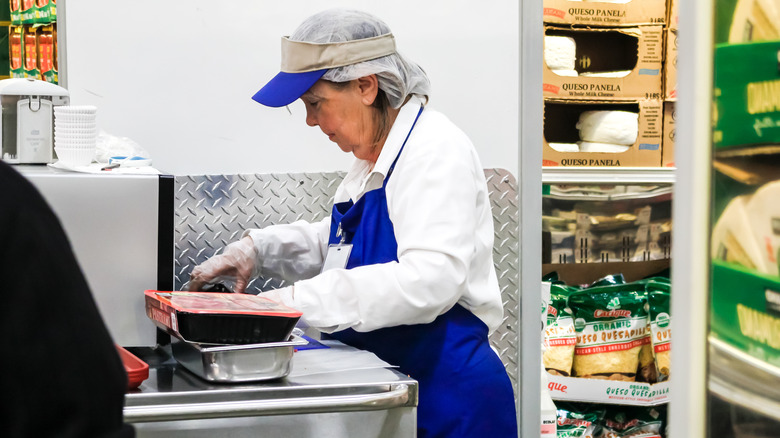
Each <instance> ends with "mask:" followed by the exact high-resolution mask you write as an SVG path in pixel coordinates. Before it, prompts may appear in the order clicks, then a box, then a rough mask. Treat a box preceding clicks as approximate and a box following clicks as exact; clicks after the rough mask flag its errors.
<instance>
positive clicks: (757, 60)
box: [713, 41, 780, 153]
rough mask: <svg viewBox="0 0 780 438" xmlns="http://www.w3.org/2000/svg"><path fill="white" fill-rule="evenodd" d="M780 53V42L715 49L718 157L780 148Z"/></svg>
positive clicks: (731, 45) (714, 140)
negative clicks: (734, 151)
mask: <svg viewBox="0 0 780 438" xmlns="http://www.w3.org/2000/svg"><path fill="white" fill-rule="evenodd" d="M778 52H780V41H772V42H764V43H749V44H721V45H718V46H716V47H715V59H714V61H715V62H714V70H715V72H714V73H715V74H714V93H715V102H714V116H715V130H714V132H713V143H714V145H715V151H716V153H718V152H722V151H723V150H725V149H733V148H747V149H754V147H755V146H775V147H776V146H777V145H779V144H780V76H778V58H777V54H778ZM748 147H749V148H748Z"/></svg>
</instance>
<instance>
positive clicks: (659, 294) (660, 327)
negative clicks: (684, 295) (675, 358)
mask: <svg viewBox="0 0 780 438" xmlns="http://www.w3.org/2000/svg"><path fill="white" fill-rule="evenodd" d="M649 286H650V287H652V288H653V289H655V290H650V289H649V293H648V294H647V303H648V307H649V308H650V330H651V334H652V336H651V340H652V344H653V355H654V356H655V366H656V368H657V369H658V381H664V380H666V379H668V378H669V368H670V366H671V365H670V359H669V354H670V351H671V339H672V326H671V316H669V301H670V298H671V296H670V288H669V285H666V284H663V283H658V284H655V285H649Z"/></svg>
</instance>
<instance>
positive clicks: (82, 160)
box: [54, 146, 95, 166]
mask: <svg viewBox="0 0 780 438" xmlns="http://www.w3.org/2000/svg"><path fill="white" fill-rule="evenodd" d="M54 152H55V153H56V154H57V159H58V160H59V161H62V162H63V163H64V164H67V165H70V166H86V165H88V164H89V163H91V162H92V160H93V159H94V158H95V148H92V149H81V148H64V147H58V146H55V147H54Z"/></svg>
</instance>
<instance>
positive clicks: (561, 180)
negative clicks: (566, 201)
mask: <svg viewBox="0 0 780 438" xmlns="http://www.w3.org/2000/svg"><path fill="white" fill-rule="evenodd" d="M675 171H676V169H675V168H673V167H621V168H613V167H542V182H543V183H546V184H555V183H558V184H674V181H675Z"/></svg>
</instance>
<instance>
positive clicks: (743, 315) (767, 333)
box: [710, 260, 780, 366]
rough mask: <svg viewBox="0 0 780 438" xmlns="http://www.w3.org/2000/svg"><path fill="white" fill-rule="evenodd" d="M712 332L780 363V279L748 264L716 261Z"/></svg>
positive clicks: (711, 309) (757, 355) (742, 347)
mask: <svg viewBox="0 0 780 438" xmlns="http://www.w3.org/2000/svg"><path fill="white" fill-rule="evenodd" d="M711 284H712V296H711V300H710V302H711V303H710V315H712V320H711V323H710V324H711V327H712V333H713V334H714V335H715V336H716V337H717V338H718V339H720V340H722V341H724V342H726V343H728V344H729V345H731V346H732V347H735V348H737V349H739V350H741V351H742V352H744V353H746V354H749V355H751V356H753V357H755V358H756V359H758V360H760V361H763V362H766V363H769V364H772V365H774V366H780V336H778V335H777V333H778V328H779V327H780V306H779V305H778V303H780V281H778V278H777V277H775V276H772V275H765V274H760V273H758V272H756V271H754V270H751V269H747V268H745V267H742V266H739V265H735V264H731V263H727V262H723V261H721V260H713V262H712V281H711Z"/></svg>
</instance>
